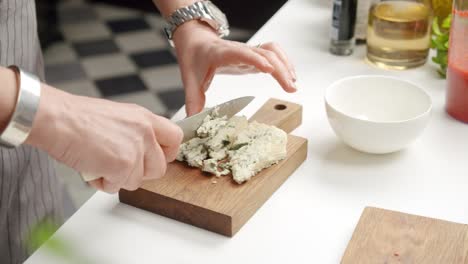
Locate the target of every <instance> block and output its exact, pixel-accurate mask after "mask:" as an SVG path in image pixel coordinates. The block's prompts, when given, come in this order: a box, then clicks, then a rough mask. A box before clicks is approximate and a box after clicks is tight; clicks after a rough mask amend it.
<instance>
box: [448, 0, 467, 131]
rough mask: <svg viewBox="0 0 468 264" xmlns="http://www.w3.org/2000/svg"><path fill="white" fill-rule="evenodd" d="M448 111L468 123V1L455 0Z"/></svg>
mask: <svg viewBox="0 0 468 264" xmlns="http://www.w3.org/2000/svg"><path fill="white" fill-rule="evenodd" d="M446 109H447V112H448V113H449V114H450V115H451V116H452V117H454V118H456V119H458V120H460V121H462V122H465V123H468V1H467V0H454V3H453V11H452V25H451V26H450V40H449V51H448V68H447V97H446Z"/></svg>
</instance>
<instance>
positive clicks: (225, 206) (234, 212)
mask: <svg viewBox="0 0 468 264" xmlns="http://www.w3.org/2000/svg"><path fill="white" fill-rule="evenodd" d="M250 120H255V121H258V122H261V123H265V124H270V125H275V126H277V127H279V128H281V129H283V130H284V131H286V132H287V133H289V132H291V131H292V130H294V129H295V128H296V127H298V126H299V125H300V124H301V122H302V106H300V105H298V104H294V103H291V102H286V101H281V100H277V99H270V100H268V101H267V102H266V103H265V104H264V105H263V106H262V107H261V108H260V110H259V111H258V112H257V113H255V115H254V116H253V117H252V118H251V119H250ZM287 151H288V154H287V157H286V159H284V160H283V161H281V162H279V163H278V164H276V165H273V166H271V167H270V168H268V169H265V170H263V171H261V172H260V173H259V174H257V175H256V176H254V177H253V178H252V179H251V180H249V181H247V182H245V183H243V184H240V185H239V184H237V183H235V182H234V181H233V180H232V177H231V176H230V175H228V176H224V177H221V178H216V177H214V176H212V175H210V174H206V173H203V172H201V170H200V169H198V168H192V167H189V166H187V165H186V164H184V163H182V162H178V161H176V162H173V163H171V164H169V165H168V169H167V173H166V175H165V176H164V177H163V178H160V179H157V180H152V181H147V182H145V183H144V184H143V185H142V187H141V188H140V189H138V190H136V191H126V190H121V191H120V192H119V199H120V201H121V202H122V203H126V204H129V205H132V206H135V207H138V208H141V209H144V210H148V211H151V212H154V213H156V214H160V215H163V216H167V217H170V218H172V219H175V220H178V221H181V222H184V223H188V224H191V225H194V226H198V227H201V228H204V229H206V230H210V231H213V232H216V233H219V234H222V235H225V236H233V235H234V234H235V233H236V232H237V231H239V229H240V228H241V227H242V226H243V225H244V224H245V223H246V222H247V221H248V220H249V218H250V217H251V216H252V215H253V214H254V213H255V212H256V211H257V210H258V209H259V208H260V207H261V206H262V205H263V203H265V202H266V200H267V199H268V198H269V197H270V196H271V195H272V194H273V193H274V192H275V191H276V189H278V188H279V187H280V186H281V184H282V183H283V182H284V181H285V180H286V179H287V178H288V177H289V175H291V173H292V172H293V171H295V170H296V169H297V167H299V165H301V164H302V162H303V161H304V160H305V159H306V157H307V140H306V139H304V138H301V137H297V136H293V135H288V144H287ZM278 213H281V212H278Z"/></svg>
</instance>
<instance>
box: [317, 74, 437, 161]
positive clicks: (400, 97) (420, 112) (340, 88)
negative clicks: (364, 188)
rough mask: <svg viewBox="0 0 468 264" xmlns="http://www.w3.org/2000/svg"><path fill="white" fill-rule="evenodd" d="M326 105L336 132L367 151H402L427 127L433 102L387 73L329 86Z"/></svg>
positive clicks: (348, 142)
mask: <svg viewBox="0 0 468 264" xmlns="http://www.w3.org/2000/svg"><path fill="white" fill-rule="evenodd" d="M325 106H326V110H327V116H328V120H329V122H330V125H331V127H332V128H333V130H334V131H335V133H336V135H337V136H338V137H339V138H341V139H342V140H343V141H344V142H345V143H346V144H347V145H349V146H351V147H353V148H355V149H357V150H360V151H363V152H368V153H376V154H384V153H391V152H395V151H398V150H401V149H403V148H405V147H406V146H408V145H409V144H410V143H411V142H412V141H414V140H415V139H416V138H417V137H418V136H419V135H420V134H421V132H422V131H423V130H424V128H425V127H426V125H427V123H428V121H429V117H430V112H431V109H432V102H431V98H430V96H429V95H428V94H427V93H426V92H425V91H424V90H423V89H421V88H420V87H418V86H417V85H415V84H413V83H410V82H407V81H404V80H401V79H397V78H392V77H386V76H378V75H361V76H355V77H348V78H344V79H341V80H338V81H336V82H335V83H333V84H332V85H331V86H330V87H328V88H327V91H326V94H325Z"/></svg>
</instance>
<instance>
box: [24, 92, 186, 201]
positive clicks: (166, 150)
mask: <svg viewBox="0 0 468 264" xmlns="http://www.w3.org/2000/svg"><path fill="white" fill-rule="evenodd" d="M182 138H183V133H182V131H181V129H180V128H179V127H178V126H176V125H175V124H173V123H172V122H170V121H169V120H167V119H166V118H164V117H160V116H157V115H154V114H153V113H151V112H150V111H148V110H146V109H144V108H143V107H140V106H136V105H130V104H121V103H114V102H111V101H107V100H102V99H94V98H88V97H81V96H75V95H71V94H68V93H64V92H61V91H59V90H56V89H54V88H51V87H48V86H47V85H43V88H42V95H41V101H40V105H39V110H38V113H37V115H36V119H35V121H34V124H33V128H32V130H31V134H30V136H29V137H28V139H27V141H26V143H27V144H31V145H33V146H36V147H38V148H40V149H43V150H45V151H46V152H48V153H49V155H51V156H52V157H53V158H55V159H57V160H58V161H60V162H63V163H65V164H66V165H68V166H70V167H71V168H74V169H75V170H77V171H79V172H84V173H89V174H93V175H99V176H101V177H102V178H100V179H98V180H94V181H91V182H90V184H91V185H92V186H94V187H95V188H97V189H100V190H103V191H105V192H109V193H115V192H117V191H118V190H119V189H120V188H124V189H127V190H136V189H137V188H138V187H140V185H141V183H142V181H143V180H145V179H152V178H159V177H162V176H163V175H164V174H165V172H166V165H167V163H168V162H171V161H173V160H174V159H175V157H176V155H177V151H178V149H179V145H180V143H181V141H182Z"/></svg>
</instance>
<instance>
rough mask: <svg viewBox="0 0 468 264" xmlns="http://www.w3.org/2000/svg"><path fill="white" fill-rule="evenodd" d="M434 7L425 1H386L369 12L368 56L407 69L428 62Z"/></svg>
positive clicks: (381, 65) (382, 62) (373, 59)
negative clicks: (424, 2) (425, 3)
mask: <svg viewBox="0 0 468 264" xmlns="http://www.w3.org/2000/svg"><path fill="white" fill-rule="evenodd" d="M430 26H431V10H430V8H429V7H428V6H426V5H424V4H423V3H418V2H410V1H385V2H381V3H378V4H376V5H374V6H373V7H372V8H371V10H370V12H369V24H368V31H367V59H368V60H369V61H370V62H372V63H373V64H375V65H377V66H379V67H383V68H389V69H400V70H403V69H408V68H413V67H417V66H420V65H423V64H424V63H425V62H426V59H427V55H428V52H429V47H430V32H431V30H430Z"/></svg>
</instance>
